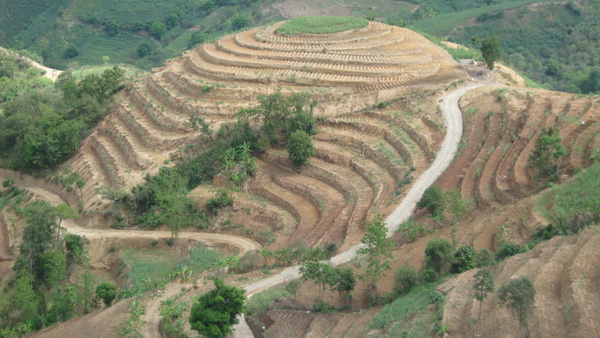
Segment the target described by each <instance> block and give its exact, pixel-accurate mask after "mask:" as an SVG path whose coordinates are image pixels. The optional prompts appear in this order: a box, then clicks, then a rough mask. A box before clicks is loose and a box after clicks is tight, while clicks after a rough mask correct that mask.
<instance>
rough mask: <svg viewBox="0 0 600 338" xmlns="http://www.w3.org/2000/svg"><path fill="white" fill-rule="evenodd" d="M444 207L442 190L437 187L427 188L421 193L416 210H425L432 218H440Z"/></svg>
mask: <svg viewBox="0 0 600 338" xmlns="http://www.w3.org/2000/svg"><path fill="white" fill-rule="evenodd" d="M444 207H445V202H444V193H442V189H440V187H438V186H437V185H432V186H430V187H429V188H427V189H426V190H425V192H424V193H423V197H421V200H419V203H417V208H427V210H429V212H430V213H431V214H432V215H433V216H434V217H438V216H441V215H442V213H443V212H444Z"/></svg>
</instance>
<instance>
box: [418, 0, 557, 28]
mask: <svg viewBox="0 0 600 338" xmlns="http://www.w3.org/2000/svg"><path fill="white" fill-rule="evenodd" d="M534 2H555V1H552V0H542V1H540V0H516V1H503V2H501V3H498V4H495V5H491V6H484V7H478V8H472V9H468V10H464V11H460V12H454V13H445V14H440V15H437V16H435V17H433V18H431V19H427V20H423V21H421V22H419V23H417V24H414V25H413V26H411V27H409V28H411V29H415V30H417V31H424V32H427V33H429V34H433V35H436V36H447V35H448V33H449V32H450V31H451V30H452V29H453V28H454V27H456V26H459V25H461V24H462V23H464V22H466V21H467V20H469V19H471V18H475V17H477V16H479V15H481V14H484V13H490V12H494V11H501V10H507V9H511V8H517V7H521V6H525V5H529V4H531V3H534Z"/></svg>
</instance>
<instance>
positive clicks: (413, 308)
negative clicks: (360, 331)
mask: <svg viewBox="0 0 600 338" xmlns="http://www.w3.org/2000/svg"><path fill="white" fill-rule="evenodd" d="M435 287H436V284H427V285H423V286H420V287H417V288H414V289H412V290H411V291H410V292H409V293H407V294H406V295H403V296H401V297H399V298H398V299H396V300H395V301H393V302H392V303H390V304H388V305H386V306H385V307H384V308H383V309H382V310H381V311H379V312H378V313H377V314H376V315H375V317H373V319H372V320H371V322H370V323H369V325H368V326H367V331H369V330H381V329H383V330H385V331H387V332H389V333H390V337H392V336H393V337H425V336H429V335H430V332H431V328H432V324H433V320H434V316H433V315H432V314H431V313H429V311H428V310H427V308H428V307H429V305H431V304H433V303H437V302H440V301H442V300H443V299H442V298H441V297H442V296H441V295H440V294H439V293H438V292H437V291H436V289H435ZM392 333H394V334H392Z"/></svg>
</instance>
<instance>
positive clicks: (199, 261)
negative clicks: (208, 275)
mask: <svg viewBox="0 0 600 338" xmlns="http://www.w3.org/2000/svg"><path fill="white" fill-rule="evenodd" d="M222 259H223V254H222V253H220V252H219V251H217V250H214V249H211V248H206V247H203V246H200V245H198V246H195V247H193V248H192V249H190V253H189V257H188V258H186V259H184V260H183V261H182V263H184V264H185V265H186V266H187V267H188V268H190V269H192V270H193V271H194V272H195V273H200V272H202V271H206V270H208V269H210V268H211V267H213V266H214V265H215V264H217V263H219V262H220V261H221V260H222Z"/></svg>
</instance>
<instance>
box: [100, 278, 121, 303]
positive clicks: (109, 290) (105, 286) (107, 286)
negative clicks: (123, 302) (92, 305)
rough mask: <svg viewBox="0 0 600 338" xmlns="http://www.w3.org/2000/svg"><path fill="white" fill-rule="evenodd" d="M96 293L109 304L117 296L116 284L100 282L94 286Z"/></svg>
mask: <svg viewBox="0 0 600 338" xmlns="http://www.w3.org/2000/svg"><path fill="white" fill-rule="evenodd" d="M96 295H98V297H99V298H100V299H102V301H103V302H104V304H106V306H111V304H112V301H113V300H114V299H115V298H116V297H117V286H116V285H115V283H111V282H102V283H100V285H98V286H96Z"/></svg>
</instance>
